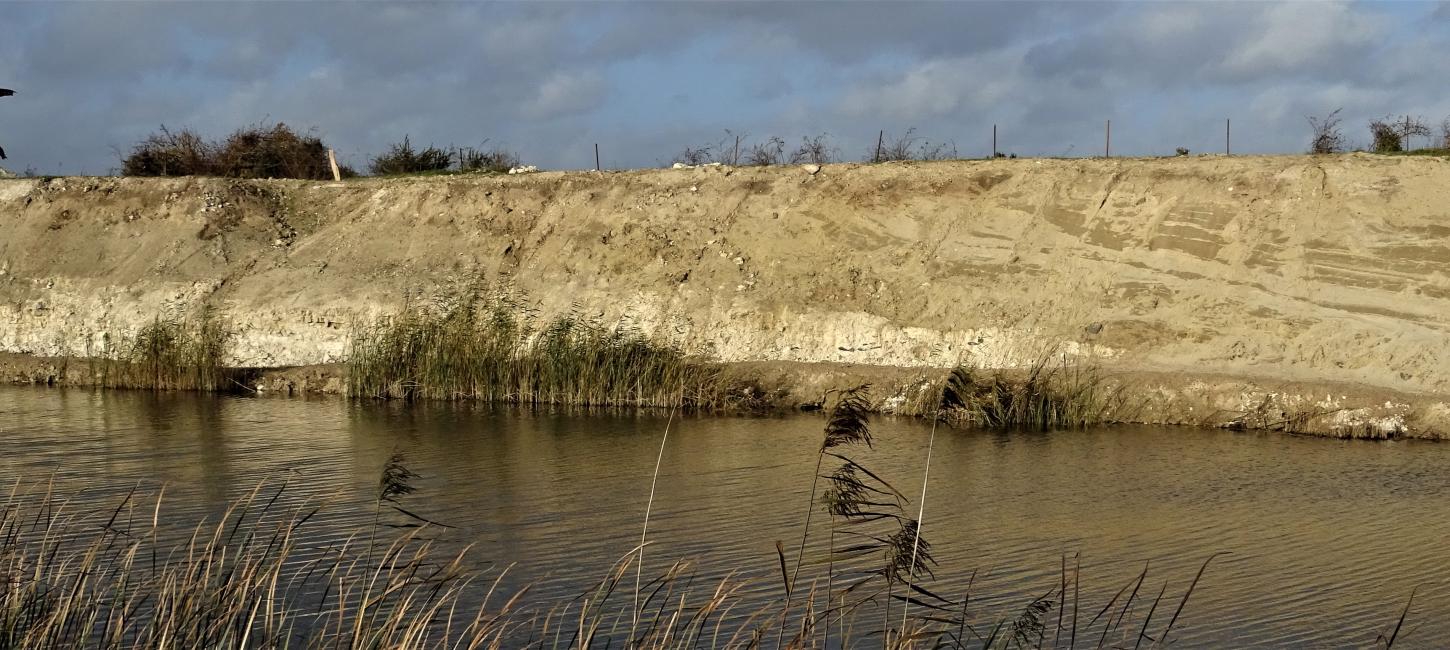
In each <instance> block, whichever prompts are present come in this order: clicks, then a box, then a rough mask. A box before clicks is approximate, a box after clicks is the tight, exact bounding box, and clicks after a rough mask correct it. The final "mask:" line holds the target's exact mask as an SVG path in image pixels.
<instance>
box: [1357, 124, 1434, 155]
mask: <svg viewBox="0 0 1450 650" xmlns="http://www.w3.org/2000/svg"><path fill="white" fill-rule="evenodd" d="M1369 132H1370V135H1371V137H1372V142H1373V143H1374V144H1373V149H1374V151H1375V152H1376V153H1396V152H1400V151H1410V150H1411V147H1410V138H1413V137H1423V138H1429V137H1430V136H1431V135H1433V133H1434V132H1433V131H1431V130H1430V125H1428V124H1425V120H1424V118H1419V117H1410V116H1408V115H1405V116H1403V117H1400V118H1398V119H1391V118H1389V117H1385V118H1384V119H1381V120H1371V121H1370V123H1369Z"/></svg>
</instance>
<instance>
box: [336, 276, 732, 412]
mask: <svg viewBox="0 0 1450 650" xmlns="http://www.w3.org/2000/svg"><path fill="white" fill-rule="evenodd" d="M348 388H349V392H350V393H351V394H352V395H354V396H359V397H377V398H392V399H404V400H416V399H438V400H460V399H473V400H483V401H491V402H506V403H516V404H562V405H575V406H587V407H681V408H687V409H698V410H719V409H722V408H724V407H726V406H727V405H728V403H729V402H730V396H729V395H728V391H727V390H726V388H725V386H724V383H723V382H722V381H721V379H720V371H719V368H718V367H717V366H716V365H714V364H709V363H706V362H703V361H701V360H698V359H694V358H691V357H690V356H689V355H687V354H686V353H685V352H684V351H683V350H681V349H679V348H678V347H676V346H674V345H671V344H668V343H662V342H659V341H656V340H654V339H651V338H650V337H647V336H645V335H644V334H643V333H641V332H640V331H639V330H638V329H635V328H632V327H628V326H625V325H617V326H606V325H604V324H603V323H601V322H600V321H599V320H597V319H588V318H583V317H581V316H579V315H578V314H573V313H570V314H565V315H562V316H559V317H557V318H554V319H552V320H548V321H546V322H544V323H542V324H538V323H536V318H535V316H534V314H533V312H532V311H531V310H529V309H527V308H525V307H524V305H523V304H522V303H521V302H520V301H518V300H516V299H514V298H512V297H510V296H506V295H501V296H494V297H489V298H485V297H482V296H480V295H479V294H478V293H476V292H475V293H472V294H470V295H467V296H465V297H464V298H463V299H461V300H459V301H456V302H453V303H451V304H435V305H429V306H408V307H405V308H404V309H403V310H402V311H401V312H400V313H398V314H396V315H394V316H393V317H391V318H388V319H385V320H383V321H381V322H379V323H377V324H374V325H372V326H369V327H363V328H360V329H358V330H357V331H355V332H354V335H353V338H352V344H351V353H350V355H349V361H348Z"/></svg>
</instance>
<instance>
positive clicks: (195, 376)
mask: <svg viewBox="0 0 1450 650" xmlns="http://www.w3.org/2000/svg"><path fill="white" fill-rule="evenodd" d="M232 339H233V333H232V331H231V329H230V327H229V326H228V324H227V323H226V322H225V321H223V320H222V319H221V318H220V317H218V316H217V315H216V312H215V311H213V310H212V309H211V308H209V307H208V308H203V309H202V310H201V311H199V312H197V314H196V315H195V316H193V317H191V318H187V319H163V318H160V317H157V318H155V319H154V320H152V321H151V322H150V323H148V324H147V325H145V326H143V327H142V328H141V329H140V330H139V331H137V332H136V334H135V335H134V336H132V337H129V338H126V339H123V340H122V341H120V342H119V344H118V345H116V346H114V348H113V349H112V350H109V351H108V352H107V353H106V354H105V355H104V356H102V357H101V358H99V359H97V360H96V361H95V362H94V363H93V365H92V369H93V373H94V380H95V383H96V384H97V385H99V386H102V387H105V388H145V389H154V390H199V391H222V390H227V389H229V388H230V387H231V385H232V381H231V375H230V374H229V372H228V370H227V369H226V367H225V366H224V365H223V363H224V361H225V360H226V358H227V355H228V354H229V352H230V350H231V344H232Z"/></svg>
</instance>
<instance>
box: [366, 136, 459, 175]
mask: <svg viewBox="0 0 1450 650" xmlns="http://www.w3.org/2000/svg"><path fill="white" fill-rule="evenodd" d="M452 165H453V155H452V154H450V153H448V152H447V151H444V150H443V149H439V148H438V147H434V146H429V147H428V148H427V149H423V150H421V151H420V150H417V149H414V148H413V143H412V141H411V140H410V139H409V138H408V136H403V141H402V142H395V143H393V145H392V146H390V147H389V148H388V152H387V153H385V154H383V155H381V156H378V157H376V158H373V160H372V162H370V163H369V164H368V167H369V169H371V170H372V172H373V174H374V175H377V176H390V175H394V174H417V173H420V172H441V171H445V170H447V169H448V168H449V167H450V166H452Z"/></svg>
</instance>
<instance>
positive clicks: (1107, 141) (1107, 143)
mask: <svg viewBox="0 0 1450 650" xmlns="http://www.w3.org/2000/svg"><path fill="white" fill-rule="evenodd" d="M1103 157H1104V158H1112V157H1113V121H1112V120H1108V131H1107V135H1106V136H1105V137H1104V139H1103Z"/></svg>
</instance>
